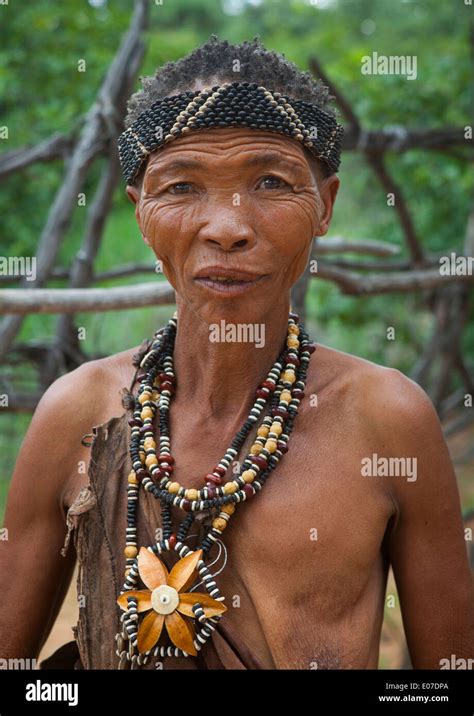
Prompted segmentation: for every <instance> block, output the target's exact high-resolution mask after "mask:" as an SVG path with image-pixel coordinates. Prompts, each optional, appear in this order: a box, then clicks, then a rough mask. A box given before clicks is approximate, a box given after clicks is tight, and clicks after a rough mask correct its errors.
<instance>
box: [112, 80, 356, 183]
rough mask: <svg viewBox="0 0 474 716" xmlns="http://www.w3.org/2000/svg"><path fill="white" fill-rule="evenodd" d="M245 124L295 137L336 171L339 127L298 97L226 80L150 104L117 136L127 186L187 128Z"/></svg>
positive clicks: (240, 125)
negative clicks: (149, 161) (161, 149)
mask: <svg viewBox="0 0 474 716" xmlns="http://www.w3.org/2000/svg"><path fill="white" fill-rule="evenodd" d="M211 127H248V128H249V129H257V130H265V131H269V132H279V133H280V134H285V135H287V136H288V137H290V138H292V139H296V140H297V141H299V142H301V144H303V146H304V147H306V148H307V149H308V150H309V151H310V152H311V154H313V155H314V156H315V157H316V158H317V159H319V160H321V161H323V162H324V163H325V164H327V166H328V167H329V168H330V169H331V170H332V171H333V172H337V171H338V169H339V164H340V155H341V138H342V134H343V131H344V130H343V127H342V126H341V125H340V124H338V123H337V122H336V120H335V119H334V117H332V116H331V115H330V114H327V113H326V112H324V111H323V110H321V109H319V107H316V106H315V105H313V104H311V103H310V102H306V101H304V100H302V99H291V98H290V97H288V96H286V95H282V94H280V92H272V91H270V90H269V89H267V88H266V87H262V86H261V85H258V84H257V83H249V82H232V83H230V82H226V83H225V84H222V85H215V86H214V87H212V88H211V90H198V91H196V92H191V91H189V90H188V91H186V92H183V93H182V94H179V95H173V96H172V97H165V98H164V99H160V100H157V101H156V102H154V103H153V104H152V105H151V107H150V108H149V109H146V110H145V111H144V112H142V113H141V114H140V115H139V116H138V117H137V119H136V120H135V121H134V122H133V123H132V124H131V125H130V127H128V129H126V130H125V131H124V132H122V134H121V135H120V136H119V138H118V149H119V158H120V164H121V166H122V172H123V175H124V177H125V179H126V181H127V183H128V184H131V183H132V182H133V181H134V179H135V178H136V177H137V175H138V173H139V171H140V168H141V167H142V165H143V163H144V162H145V161H146V159H147V157H148V155H149V154H151V153H152V152H154V151H155V150H156V149H158V148H159V147H162V146H164V145H165V144H168V143H169V142H171V141H172V140H173V139H176V138H177V137H179V136H180V135H182V134H185V133H186V132H189V131H191V130H194V131H196V130H199V129H210V128H211Z"/></svg>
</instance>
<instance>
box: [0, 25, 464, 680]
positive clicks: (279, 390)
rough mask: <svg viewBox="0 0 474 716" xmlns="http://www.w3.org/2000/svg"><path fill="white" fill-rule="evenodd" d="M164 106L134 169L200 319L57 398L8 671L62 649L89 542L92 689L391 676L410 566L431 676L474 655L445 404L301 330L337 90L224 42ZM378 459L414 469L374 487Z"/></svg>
mask: <svg viewBox="0 0 474 716" xmlns="http://www.w3.org/2000/svg"><path fill="white" fill-rule="evenodd" d="M143 85H144V87H143V90H142V91H141V92H138V93H137V94H136V95H134V97H133V98H132V99H131V101H130V102H129V113H128V116H127V120H126V126H127V129H126V131H125V132H124V133H123V134H122V135H121V138H120V142H119V148H120V158H121V161H122V168H123V171H124V176H125V178H126V180H127V189H126V190H127V194H128V196H129V198H130V199H131V201H132V202H133V203H134V206H135V215H136V219H137V222H138V224H139V226H140V229H141V232H142V235H143V239H144V241H145V242H146V243H147V245H149V246H150V248H151V249H152V250H153V252H154V254H155V256H156V258H157V259H158V260H159V261H160V262H161V265H162V268H163V271H164V273H165V275H166V277H167V279H168V281H169V282H170V283H171V285H172V286H173V287H174V289H175V291H176V306H177V312H176V314H175V316H174V317H173V319H171V321H170V322H169V324H168V325H167V326H166V327H165V328H163V329H161V330H160V331H158V332H157V334H156V335H155V338H154V340H153V341H150V342H146V343H144V344H143V345H142V347H141V350H140V351H138V355H137V349H136V348H134V349H131V350H128V351H125V352H124V353H120V354H118V355H115V356H111V357H109V358H106V359H104V360H99V361H92V362H90V363H87V364H86V365H84V366H82V367H81V368H79V369H78V370H76V371H74V372H72V373H70V374H68V375H66V376H64V377H62V378H61V379H60V380H58V381H57V382H56V383H55V384H54V385H53V386H52V387H51V388H50V389H49V390H48V391H47V393H46V394H45V396H44V398H43V399H42V401H41V404H40V405H39V407H38V409H37V411H36V414H35V416H34V419H33V422H32V425H31V428H30V430H29V432H28V435H27V438H26V440H25V444H24V446H23V449H22V451H21V454H20V456H19V459H18V463H17V466H16V469H15V474H14V478H13V482H12V488H11V491H10V496H9V501H8V507H7V515H6V526H7V527H8V528H9V531H10V534H11V539H10V542H9V545H8V548H7V549H4V553H5V554H4V557H3V561H2V577H3V583H4V584H5V583H7V587H6V588H5V589H4V600H3V602H4V609H3V610H2V614H1V616H0V634H1V646H2V653H3V654H5V653H6V654H11V655H14V656H22V655H25V656H26V655H27V656H31V655H32V654H34V655H37V654H38V652H39V650H40V648H41V645H42V644H43V643H44V640H45V638H46V637H47V634H48V633H49V630H50V627H51V624H52V623H53V621H54V618H55V616H56V614H57V611H58V609H59V606H60V604H61V601H62V598H63V595H64V593H65V590H66V589H67V586H68V583H69V580H70V577H71V571H72V569H73V565H74V555H73V550H72V549H69V542H70V538H71V536H72V535H73V537H74V546H75V552H76V553H77V557H78V560H79V564H80V572H79V580H78V598H79V607H80V609H79V612H80V616H79V622H78V625H77V627H76V628H75V643H72V644H70V645H67V647H66V650H63V651H62V652H60V654H57V655H56V657H60V656H62V655H65V652H66V651H67V652H68V655H69V658H70V659H72V661H73V662H74V664H75V667H76V668H85V669H88V668H109V669H114V668H146V669H153V668H165V669H167V668H173V669H218V668H226V669H232V668H240V669H245V668H250V669H265V668H268V669H286V668H298V669H314V668H318V669H321V668H376V667H377V663H378V649H379V640H380V630H381V625H382V619H383V609H384V596H385V588H386V580H387V572H388V566H389V564H390V563H391V564H392V566H393V569H394V573H395V576H396V579H397V584H398V589H399V594H400V599H401V606H402V611H403V617H404V623H405V629H406V634H407V639H408V644H409V648H410V654H411V658H412V662H413V665H414V666H415V667H423V668H439V664H440V659H441V658H443V656H446V654H452V653H455V654H457V655H458V656H465V657H468V656H469V654H468V651H469V650H470V646H471V644H472V633H473V611H472V586H471V582H470V574H469V567H468V563H467V558H466V551H465V546H464V540H463V531H462V522H461V516H460V510H459V497H458V493H457V487H456V480H455V476H454V473H453V469H452V466H451V463H450V460H449V455H448V452H447V448H446V445H445V443H444V440H443V437H442V433H441V430H440V425H439V422H438V419H437V417H436V414H435V412H434V410H433V408H432V406H431V404H430V402H429V400H428V398H427V397H426V396H425V394H424V393H423V392H422V391H421V389H420V388H418V387H417V386H416V385H414V384H413V383H412V382H411V381H409V380H408V379H406V378H405V377H403V376H402V375H401V374H400V373H398V372H397V371H394V370H391V369H386V368H382V367H380V366H376V365H374V364H372V363H369V362H367V361H365V360H362V359H359V358H357V357H354V356H349V355H346V354H343V353H340V352H338V351H334V350H332V349H330V348H326V347H323V346H321V345H318V347H317V350H316V352H315V353H314V345H313V344H312V342H311V340H310V338H309V337H308V335H307V334H306V332H305V330H304V327H303V326H302V325H301V324H300V322H299V319H298V317H297V316H295V315H294V314H292V313H291V312H290V299H289V296H290V290H291V288H292V286H293V285H294V283H295V282H296V280H297V279H298V277H299V276H300V275H301V274H302V272H303V271H304V269H305V267H306V264H307V262H308V258H309V254H310V249H311V244H312V240H313V237H315V236H322V235H324V234H326V232H327V230H328V227H329V224H330V221H331V216H332V211H333V206H334V202H335V199H336V195H337V191H338V187H339V179H338V178H337V176H336V172H337V170H338V166H339V152H340V136H341V128H340V127H339V125H338V124H337V122H336V120H335V118H334V112H333V110H331V109H330V107H329V106H328V94H327V90H326V89H325V88H324V87H322V86H321V85H320V84H318V83H316V82H315V81H314V80H313V79H312V78H311V77H310V76H309V75H308V74H306V73H302V72H300V71H299V70H298V68H296V67H295V66H294V65H292V64H291V63H289V62H288V61H287V60H286V59H285V58H284V57H283V56H281V55H277V54H275V53H273V52H268V51H267V50H265V48H263V47H262V46H261V44H260V43H259V42H257V41H254V42H252V43H243V44H242V45H236V46H233V45H229V44H228V43H227V42H220V41H218V40H217V38H215V37H214V36H213V37H211V40H210V41H209V42H208V43H206V44H205V45H204V46H202V47H201V48H198V49H197V50H195V51H194V52H192V53H191V54H190V55H188V56H186V57H185V58H183V59H182V60H180V61H179V62H177V63H168V64H167V65H165V66H164V68H162V69H161V70H160V71H158V72H157V74H156V76H155V77H154V78H145V80H144V81H143ZM132 364H133V365H132ZM124 386H127V387H128V388H129V390H126V391H125V393H126V394H125V395H123V387H124ZM122 399H123V402H122ZM124 408H126V411H125V412H123V410H124ZM116 416H118V417H116ZM92 428H93V441H92V447H91V448H90V447H89V445H90V443H88V442H87V440H84V441H83V442H81V440H82V438H83V437H84V436H85V435H87V434H89V433H91V429H92ZM89 452H90V455H89ZM287 453H288V454H287ZM374 456H375V458H376V459H375V463H374V464H376V465H378V464H379V463H378V461H377V457H378V456H380V457H382V458H383V459H384V460H386V462H387V464H388V465H389V466H391V465H393V464H396V465H397V466H398V467H400V465H401V466H402V468H403V466H404V465H405V464H406V465H410V466H411V469H410V471H409V474H408V473H407V474H404V473H403V470H401V471H400V470H399V469H398V468H397V470H396V471H395V470H390V469H389V470H388V472H387V471H381V472H380V473H379V472H377V470H375V472H374V473H373V474H370V473H367V470H365V471H364V469H363V468H362V466H363V465H365V464H366V463H367V460H368V459H369V458H372V457H374ZM400 461H401V462H400ZM403 461H406V463H404V462H403ZM408 461H410V462H408ZM371 464H372V463H371ZM84 466H86V467H87V470H86V469H84ZM413 466H415V468H416V469H413ZM369 474H370V476H369ZM267 478H270V479H268V481H267ZM33 489H34V490H35V493H34V495H35V499H34V501H32V500H31V492H32V490H33ZM260 493H262V494H261V495H260ZM65 515H66V517H67V525H68V531H67V535H66V541H65V544H64V546H63V548H62V550H61V545H62V544H63V541H64V537H65V535H64V519H65ZM60 550H61V554H60ZM12 565H15V567H16V571H15V575H14V577H13V576H12V574H11V572H12ZM26 585H28V590H27V589H26ZM32 594H34V599H33V598H32ZM18 610H22V613H23V614H24V615H26V618H23V619H22V620H16V619H15V615H16V614H17V611H18ZM433 614H436V623H435V624H433ZM71 647H73V648H72V649H71ZM75 649H77V651H75ZM55 665H57V662H56V661H55V657H54V656H53V658H52V659H51V660H49V662H48V663H44V664H43V666H55ZM63 665H65V664H64V663H63Z"/></svg>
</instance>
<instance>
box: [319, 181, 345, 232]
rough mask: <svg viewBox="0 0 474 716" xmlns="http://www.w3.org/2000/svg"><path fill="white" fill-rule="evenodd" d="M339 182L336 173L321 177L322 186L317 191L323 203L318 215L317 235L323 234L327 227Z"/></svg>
mask: <svg viewBox="0 0 474 716" xmlns="http://www.w3.org/2000/svg"><path fill="white" fill-rule="evenodd" d="M340 183H341V182H340V180H339V177H338V176H337V175H336V174H332V175H331V176H329V177H327V179H323V182H322V186H321V187H320V190H319V191H320V196H321V199H322V201H323V204H324V211H323V214H322V216H320V217H319V226H318V231H317V236H324V235H325V234H326V233H327V230H328V229H329V224H330V223H331V218H332V212H333V209H334V202H335V201H336V196H337V192H338V190H339V185H340Z"/></svg>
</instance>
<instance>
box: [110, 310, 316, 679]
mask: <svg viewBox="0 0 474 716" xmlns="http://www.w3.org/2000/svg"><path fill="white" fill-rule="evenodd" d="M176 329H177V314H176V313H175V314H174V316H173V317H172V318H171V319H170V321H169V322H168V324H167V326H166V327H164V328H162V329H160V330H159V331H157V332H156V333H155V336H154V340H153V342H152V344H151V347H150V350H149V351H148V353H147V354H146V355H145V357H144V358H143V360H142V361H141V364H140V368H141V369H142V373H141V374H139V375H138V380H139V381H140V387H139V390H138V395H137V397H136V398H135V404H134V410H133V417H132V418H131V420H130V421H129V423H130V429H131V430H130V432H131V438H130V457H131V462H132V470H131V472H130V474H129V476H128V506H127V528H126V546H125V550H124V553H125V558H126V567H125V582H124V585H123V588H122V592H121V594H120V596H119V597H118V599H117V603H118V605H119V606H120V608H121V609H122V610H123V614H122V615H121V622H122V631H121V632H119V633H117V635H116V641H117V656H118V657H119V668H137V667H140V666H142V665H144V664H146V663H147V662H148V661H149V659H150V658H151V657H152V656H154V657H156V658H157V663H158V660H159V659H160V658H163V657H166V656H174V657H189V656H196V655H197V653H198V651H199V650H200V649H201V648H202V646H203V645H204V644H205V642H206V640H207V639H209V637H210V636H211V634H212V631H213V630H214V629H215V625H216V623H217V622H218V621H219V619H220V618H221V617H222V614H223V613H224V612H225V611H226V607H225V606H224V605H223V603H222V602H223V601H224V597H223V596H222V595H221V594H220V592H219V589H218V587H217V584H216V582H215V581H214V579H213V575H212V574H211V573H210V572H209V570H208V567H207V566H206V564H205V560H206V558H207V557H208V555H209V552H210V550H211V548H212V546H213V545H214V544H216V543H220V537H221V536H222V534H223V532H224V530H225V528H226V526H227V523H228V521H229V520H230V518H231V516H232V515H233V514H234V512H235V510H236V507H237V505H239V504H240V503H242V502H245V501H247V500H249V499H251V498H252V497H253V496H254V495H256V494H257V493H259V492H260V491H261V490H262V488H263V486H264V484H265V482H266V480H267V479H268V477H269V476H270V474H271V473H272V471H273V470H274V469H275V468H276V467H277V465H278V464H279V461H280V459H281V458H282V457H283V455H284V454H285V453H286V452H287V451H288V440H289V437H290V434H291V432H292V430H293V425H294V421H295V418H296V415H297V412H298V407H299V404H300V401H301V400H302V399H303V397H304V389H305V380H306V374H307V371H308V365H309V361H310V356H311V353H313V351H314V350H315V345H314V344H313V343H311V341H310V339H309V337H308V334H307V333H306V331H305V330H304V328H303V326H302V324H301V323H299V317H298V316H297V315H296V314H294V313H290V314H289V317H288V334H287V339H286V345H285V346H284V348H283V349H282V351H281V353H280V355H279V356H278V358H277V360H276V361H275V363H274V364H273V366H272V368H271V370H270V371H269V373H268V375H267V378H266V380H264V381H263V382H262V383H261V384H260V386H259V387H258V389H257V391H256V399H255V402H254V405H253V407H252V408H251V410H250V413H249V416H248V418H247V420H246V421H245V422H244V424H243V426H242V428H241V429H240V430H239V431H238V433H237V434H236V436H235V437H234V439H233V440H232V442H231V444H230V446H229V447H228V449H227V450H226V452H225V454H224V457H223V458H222V459H221V461H220V462H219V464H218V465H216V467H215V468H214V470H213V471H212V472H210V473H208V474H207V475H206V476H205V478H204V480H205V485H204V487H203V488H202V489H200V490H197V489H191V488H189V489H188V488H185V487H183V486H182V485H180V484H179V483H178V482H176V481H173V479H172V474H173V471H174V458H173V456H172V455H171V446H170V430H169V409H170V402H171V398H172V396H173V395H174V393H175V390H176V380H175V374H174V367H173V351H174V343H175V338H176ZM265 409H266V410H267V413H266V415H265V416H264V417H263V419H262V420H261V423H260V425H259V427H258V428H257V432H256V437H255V441H254V443H253V445H252V447H251V448H250V452H249V454H248V456H247V457H246V458H245V459H244V460H243V462H242V463H241V469H240V472H239V475H237V476H236V477H235V476H234V477H233V478H232V479H230V480H228V481H227V482H224V477H225V475H226V473H227V471H228V470H229V467H230V465H231V464H232V462H234V461H235V460H236V458H237V456H238V454H239V452H240V450H241V448H242V446H243V444H244V443H245V440H246V438H247V437H248V435H249V434H250V432H251V430H252V429H253V428H254V427H255V426H256V425H257V423H258V421H259V419H260V417H261V415H262V413H263V411H264V410H265ZM156 417H158V421H156ZM156 422H158V425H156ZM157 427H158V428H159V451H158V453H157V452H156V447H157V445H156V442H155V438H154V436H155V431H156V428H157ZM140 488H142V489H145V490H147V491H148V492H150V493H151V494H152V495H153V496H154V497H155V498H156V499H157V500H159V501H160V508H161V516H162V535H161V537H162V538H161V539H160V540H158V541H157V542H156V543H155V544H153V545H150V546H148V547H144V546H142V547H141V548H140V550H138V544H137V525H136V517H137V505H138V497H139V490H140ZM173 506H174V507H178V508H181V509H182V510H183V511H184V513H185V515H186V516H185V518H184V519H183V521H182V522H181V524H180V525H179V527H178V529H177V530H176V531H175V532H173V519H172V514H171V509H172V507H173ZM203 517H204V518H205V520H204V521H203V522H201V529H200V534H199V537H198V540H197V545H196V547H195V549H194V550H191V549H190V548H189V547H188V546H187V545H185V544H184V541H185V540H186V538H187V536H188V534H189V530H190V528H191V526H192V524H193V522H194V521H195V520H202V518H203ZM174 551H176V552H177V553H178V555H179V557H180V559H179V561H178V562H177V563H176V564H175V565H174V566H173V568H172V569H171V570H170V571H168V569H167V567H166V565H165V564H164V562H163V561H162V559H160V557H161V556H162V555H163V554H165V553H170V552H174ZM139 579H140V580H141V581H142V582H143V583H144V584H145V587H146V589H139V588H137V583H138V581H139ZM196 579H198V580H199V581H198V584H196V585H195V582H196ZM201 584H203V585H204V588H205V590H206V591H205V592H196V591H194V590H195V589H196V587H197V586H199V585H201ZM193 585H194V586H193ZM142 613H146V615H145V616H144V617H143V618H142V619H141V621H140V616H139V615H140V614H142ZM139 621H140V624H139ZM163 632H167V637H168V639H167V640H166V639H164V638H162V637H163ZM166 641H168V643H166ZM158 642H160V643H158ZM169 642H171V643H169Z"/></svg>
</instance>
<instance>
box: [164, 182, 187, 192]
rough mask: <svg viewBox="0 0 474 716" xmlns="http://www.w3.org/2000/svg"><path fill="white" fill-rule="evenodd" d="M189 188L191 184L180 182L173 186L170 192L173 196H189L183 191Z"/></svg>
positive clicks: (169, 189)
mask: <svg viewBox="0 0 474 716" xmlns="http://www.w3.org/2000/svg"><path fill="white" fill-rule="evenodd" d="M189 186H191V184H189V182H179V183H178V184H172V185H171V186H169V187H168V191H171V193H172V194H188V192H187V191H186V190H184V191H181V188H182V187H184V189H186V187H189Z"/></svg>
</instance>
